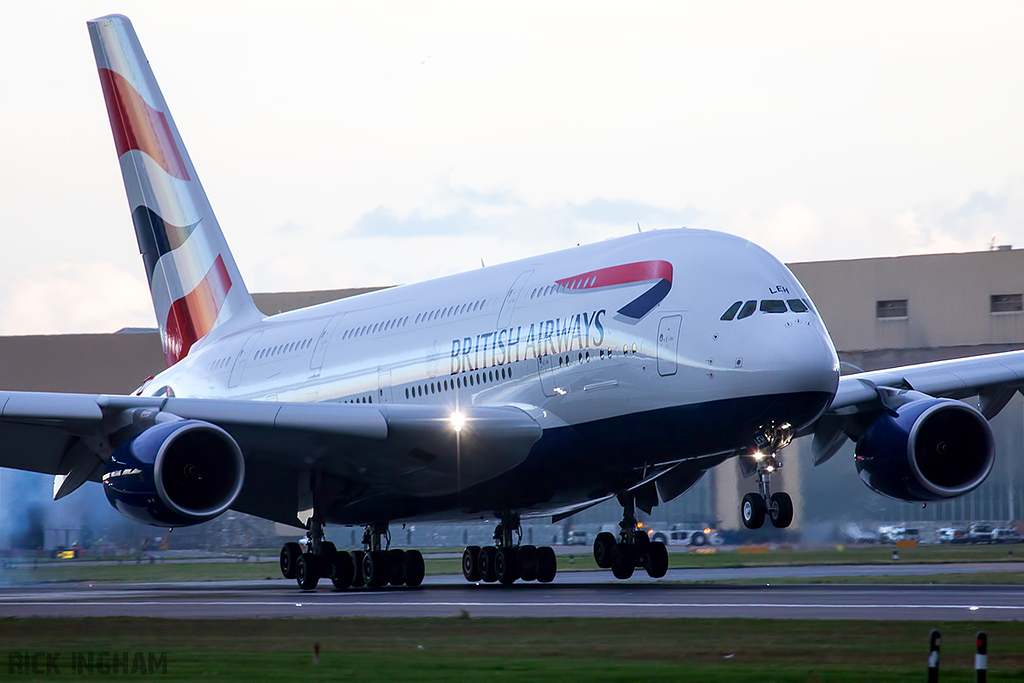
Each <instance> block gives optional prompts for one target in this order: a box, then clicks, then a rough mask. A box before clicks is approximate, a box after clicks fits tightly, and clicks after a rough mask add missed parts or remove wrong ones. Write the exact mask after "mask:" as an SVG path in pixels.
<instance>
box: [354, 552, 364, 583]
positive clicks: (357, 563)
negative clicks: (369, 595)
mask: <svg viewBox="0 0 1024 683" xmlns="http://www.w3.org/2000/svg"><path fill="white" fill-rule="evenodd" d="M364 557H366V553H365V552H363V551H362V550H353V551H352V567H353V570H354V571H353V573H352V587H353V588H362V587H363V586H365V585H366V576H365V575H364V574H363V558H364Z"/></svg>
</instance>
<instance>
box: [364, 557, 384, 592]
mask: <svg viewBox="0 0 1024 683" xmlns="http://www.w3.org/2000/svg"><path fill="white" fill-rule="evenodd" d="M388 578H389V577H388V555H387V551H385V550H372V551H370V552H368V553H366V554H365V555H364V556H363V580H364V581H365V582H366V586H367V588H381V587H382V586H384V585H385V584H386V583H387V582H388Z"/></svg>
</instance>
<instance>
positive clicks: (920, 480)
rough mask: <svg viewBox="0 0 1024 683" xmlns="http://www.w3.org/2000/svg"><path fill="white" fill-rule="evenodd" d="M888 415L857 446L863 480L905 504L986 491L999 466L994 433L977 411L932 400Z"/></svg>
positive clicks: (958, 403) (877, 421) (871, 428)
mask: <svg viewBox="0 0 1024 683" xmlns="http://www.w3.org/2000/svg"><path fill="white" fill-rule="evenodd" d="M897 412H898V414H897V415H892V414H890V413H886V414H883V415H881V416H879V417H878V418H876V419H875V420H874V422H872V423H871V425H870V426H869V427H868V429H867V430H866V431H865V432H864V435H863V436H861V437H860V439H858V441H857V450H856V463H857V471H858V472H859V473H860V477H861V479H863V480H864V483H865V484H867V485H868V487H869V488H871V489H872V490H874V491H877V492H878V493H881V494H882V495H885V496H889V497H890V498H896V499H898V500H904V501H914V502H927V501H933V500H945V499H947V498H954V497H956V496H962V495H963V494H965V493H969V492H970V491H973V490H974V489H976V488H977V487H978V486H980V485H981V483H982V482H983V481H985V478H986V477H987V476H988V474H989V472H991V471H992V465H993V463H994V462H995V441H994V439H993V437H992V428H991V427H989V424H988V421H987V420H985V418H984V416H982V414H981V413H979V412H978V411H977V410H975V409H974V408H973V407H971V406H969V405H967V404H966V403H962V402H960V401H954V400H952V399H940V398H926V399H919V400H915V401H910V402H908V403H905V404H903V405H902V406H900V407H899V409H898V411H897Z"/></svg>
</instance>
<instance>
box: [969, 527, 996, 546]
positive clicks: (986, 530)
mask: <svg viewBox="0 0 1024 683" xmlns="http://www.w3.org/2000/svg"><path fill="white" fill-rule="evenodd" d="M967 538H968V539H969V540H970V542H971V543H991V542H992V525H991V524H972V525H971V527H970V528H969V529H968V530H967Z"/></svg>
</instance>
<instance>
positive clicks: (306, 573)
mask: <svg viewBox="0 0 1024 683" xmlns="http://www.w3.org/2000/svg"><path fill="white" fill-rule="evenodd" d="M316 565H317V560H316V556H315V555H313V554H312V553H302V554H301V555H299V560H298V562H296V563H295V581H296V583H298V584H299V588H301V589H302V590H304V591H311V590H313V589H314V588H316V585H317V584H318V583H319V582H320V574H319V573H318V572H317V566H316Z"/></svg>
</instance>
